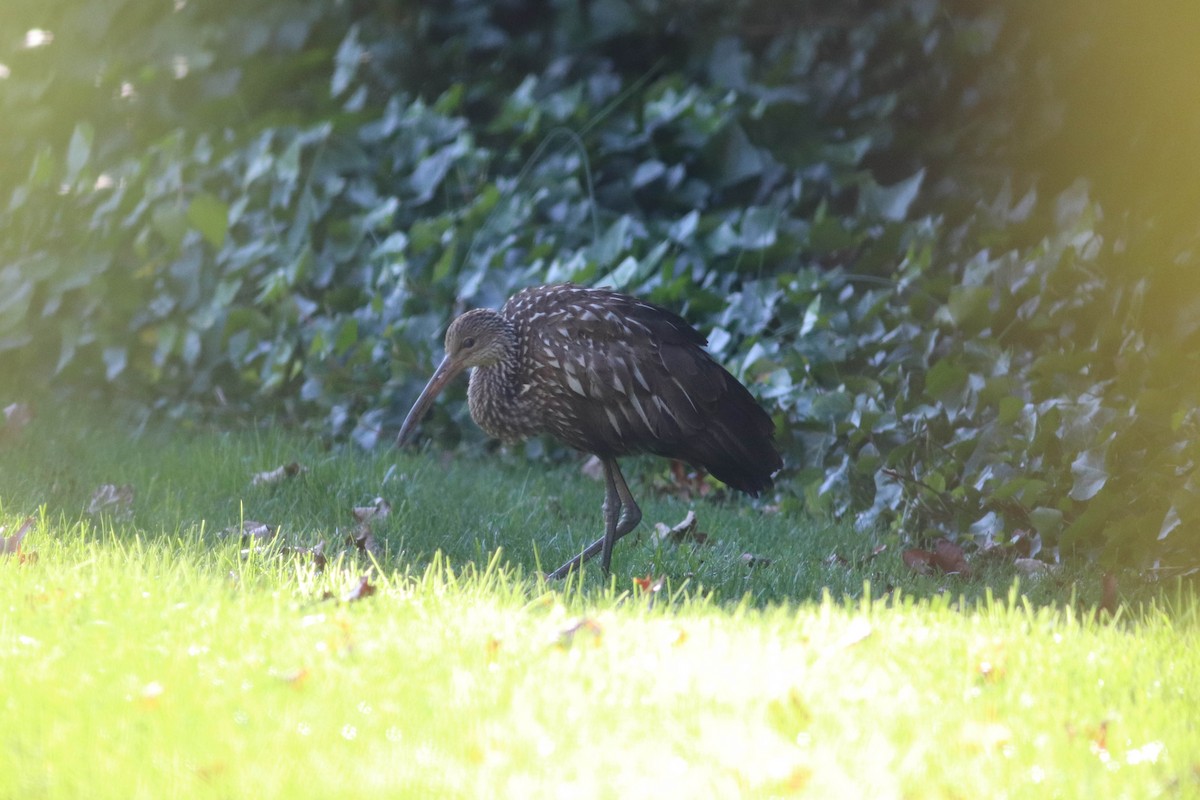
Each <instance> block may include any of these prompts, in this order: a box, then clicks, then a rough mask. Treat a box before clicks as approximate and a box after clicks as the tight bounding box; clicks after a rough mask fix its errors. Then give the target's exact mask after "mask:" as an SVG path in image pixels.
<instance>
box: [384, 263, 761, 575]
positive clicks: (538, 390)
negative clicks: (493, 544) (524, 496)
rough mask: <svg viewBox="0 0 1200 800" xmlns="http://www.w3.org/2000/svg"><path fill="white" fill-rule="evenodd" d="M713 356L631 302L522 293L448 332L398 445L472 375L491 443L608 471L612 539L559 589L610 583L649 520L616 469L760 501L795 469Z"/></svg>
mask: <svg viewBox="0 0 1200 800" xmlns="http://www.w3.org/2000/svg"><path fill="white" fill-rule="evenodd" d="M706 344H707V339H706V338H705V337H704V336H703V335H701V334H700V333H699V332H698V331H697V330H696V329H695V328H693V327H692V326H691V325H690V324H688V322H687V321H686V320H684V319H683V318H682V317H680V316H679V315H678V314H676V313H674V312H673V311H670V310H668V309H666V308H663V307H661V306H658V305H655V304H653V303H649V302H646V301H644V300H640V299H638V298H636V297H634V296H632V295H629V294H624V293H622V292H618V291H615V290H612V289H609V288H590V287H585V286H579V285H576V284H571V283H559V284H550V285H546V286H536V287H532V288H527V289H523V290H521V291H519V292H518V293H516V294H514V295H513V296H512V297H510V298H509V299H508V301H507V302H506V303H505V304H504V306H503V307H502V308H500V309H499V310H498V311H497V310H493V309H473V310H470V311H467V312H466V313H464V314H462V315H461V316H459V317H457V318H456V319H455V320H454V321H453V322H452V323H450V326H449V327H448V328H447V329H446V338H445V357H444V358H443V359H442V361H441V363H440V364H439V365H438V367H437V368H436V370H435V371H434V373H433V375H432V377H430V379H429V382H428V383H427V384H426V386H425V388H424V389H423V390H422V392H421V394H420V395H419V396H418V398H417V400H416V402H415V403H413V406H412V409H411V410H410V411H409V412H408V415H407V417H406V418H405V420H404V422H403V424H402V425H401V427H400V432H399V434H398V435H397V437H396V444H397V446H399V447H402V446H404V445H405V444H406V443H407V442H408V441H410V440H411V438H412V435H413V433H414V431H415V430H416V428H417V425H418V424H419V422H420V420H421V418H422V417H423V416H424V415H425V413H426V412H427V411H428V410H429V407H430V405H431V404H432V403H433V401H434V399H435V398H436V397H437V396H438V394H439V393H440V392H441V391H442V390H443V389H444V388H445V387H446V385H447V384H449V383H450V381H451V380H453V379H454V378H455V377H456V376H457V375H458V374H460V373H461V372H463V370H468V369H469V370H471V373H470V382H469V385H468V389H467V404H468V408H469V410H470V412H471V418H472V419H473V420H474V421H475V423H476V424H477V425H478V426H479V427H480V428H481V429H482V430H483V431H484V433H486V434H488V435H489V436H491V437H493V438H496V439H500V440H501V441H503V442H506V443H516V442H519V441H521V440H523V439H526V438H529V437H532V436H538V435H541V434H549V435H551V436H553V437H554V438H556V439H558V440H559V441H561V442H563V443H564V444H566V445H568V446H570V447H572V448H574V449H576V450H579V451H582V452H584V453H591V454H593V455H595V456H597V457H598V458H599V459H600V463H601V464H602V466H603V470H604V482H605V498H604V523H605V528H604V536H603V537H601V538H599V539H597V540H596V541H594V542H592V543H591V544H590V545H588V546H587V547H586V548H584V550H583V551H582V552H580V553H579V555H577V556H575V557H574V558H572V559H571V560H569V561H567V562H566V563H565V564H563V565H562V566H561V567H559V568H558V569H557V570H555V571H554V572H552V573H550V574H549V576H548V577H549V578H551V579H558V578H563V577H566V576H567V575H568V574H569V573H570V572H571V571H572V570H573V569H575V568H577V567H581V566H582V565H583V563H584V562H586V561H587V560H589V559H591V558H593V557H595V556H596V555H597V554H599V555H600V557H601V562H600V563H601V569H602V571H603V573H604V575H606V576H607V575H608V574H609V571H610V568H611V565H612V553H613V546H614V545H615V544H616V542H617V541H618V540H619V539H621V538H622V537H624V536H625V535H626V534H628V533H629V532H630V531H632V530H633V529H634V528H635V527H637V525H638V523H639V522H640V521H641V519H642V512H641V509H640V508H638V505H637V502H636V501H635V500H634V498H633V495H632V494H631V493H630V491H629V486H628V484H627V483H626V482H625V477H624V475H622V473H621V468H620V466H619V465H618V462H617V459H618V457H621V456H628V455H634V454H638V453H651V454H654V455H658V456H664V457H666V458H671V459H677V460H680V461H684V462H687V463H689V464H691V465H692V466H694V467H700V468H703V469H705V470H707V471H708V472H709V473H710V474H711V475H713V476H714V477H715V478H717V479H718V480H720V481H722V482H723V483H725V484H726V485H728V486H730V487H732V488H734V489H737V490H739V491H742V492H745V493H747V494H749V495H751V496H753V497H757V496H759V495H760V494H762V493H763V492H764V491H767V490H768V489H770V488H771V487H772V486H773V478H774V474H775V473H776V472H777V471H778V470H779V469H781V468H782V466H783V461H782V457H781V456H780V453H779V450H778V449H777V448H776V445H775V441H774V435H775V423H774V421H773V420H772V419H771V416H770V415H769V414H768V413H767V412H766V411H765V410H764V409H763V407H762V406H761V405H759V403H758V402H757V401H756V400H755V399H754V397H753V395H751V394H750V392H749V391H748V390H747V389H746V387H745V386H743V385H742V384H741V383H740V382H739V381H738V380H737V378H735V377H734V376H733V375H731V374H730V373H729V372H728V371H727V370H726V369H725V368H724V367H722V366H721V365H720V364H719V363H718V362H717V361H716V360H715V359H714V358H713V357H712V355H710V354H709V353H708V351H707V350H705V349H704V348H705V345H706Z"/></svg>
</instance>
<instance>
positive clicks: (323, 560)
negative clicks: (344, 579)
mask: <svg viewBox="0 0 1200 800" xmlns="http://www.w3.org/2000/svg"><path fill="white" fill-rule="evenodd" d="M279 553H280V555H284V556H299V557H301V558H305V557H307V558H311V559H312V562H313V566H315V567H316V568H317V572H323V571H324V570H325V565H326V564H327V563H329V559H328V558H327V557H326V556H325V540H324V539H322V540H321V541H319V542H317V543H316V545H314V546H313V547H284V548H283V549H281V550H280V551H279Z"/></svg>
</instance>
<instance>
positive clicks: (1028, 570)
mask: <svg viewBox="0 0 1200 800" xmlns="http://www.w3.org/2000/svg"><path fill="white" fill-rule="evenodd" d="M1012 565H1013V569H1015V570H1016V571H1017V572H1019V573H1020V574H1021V575H1023V576H1024V577H1026V578H1033V579H1036V578H1043V577H1045V576H1047V575H1053V574H1054V573H1056V572H1058V571H1059V566H1058V564H1047V563H1046V562H1045V561H1042V560H1041V559H1038V558H1016V559H1013V562H1012Z"/></svg>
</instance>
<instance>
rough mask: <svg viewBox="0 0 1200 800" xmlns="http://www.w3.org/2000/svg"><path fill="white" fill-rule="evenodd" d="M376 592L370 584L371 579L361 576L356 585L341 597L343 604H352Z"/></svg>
mask: <svg viewBox="0 0 1200 800" xmlns="http://www.w3.org/2000/svg"><path fill="white" fill-rule="evenodd" d="M376 591H377V589H376V587H375V586H373V585H372V584H371V579H370V578H369V577H367V576H366V575H363V576H362V577H361V578H359V579H358V584H357V585H356V586H355V587H354V588H353V589H351V590H350V591H348V592H346V593H345V594H344V595H342V602H343V603H353V602H356V601H358V600H362V599H363V598H366V597H370V596H371V595H373V594H375V592H376Z"/></svg>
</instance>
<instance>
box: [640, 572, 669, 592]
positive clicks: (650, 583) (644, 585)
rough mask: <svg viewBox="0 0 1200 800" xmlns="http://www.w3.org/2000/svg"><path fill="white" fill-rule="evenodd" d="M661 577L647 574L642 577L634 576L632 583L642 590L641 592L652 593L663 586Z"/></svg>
mask: <svg viewBox="0 0 1200 800" xmlns="http://www.w3.org/2000/svg"><path fill="white" fill-rule="evenodd" d="M663 582H664V579H663V578H657V579H656V578H655V577H654V576H653V575H647V576H646V577H644V578H634V579H633V583H634V585H635V586H637V587H638V588H639V589H641V590H642V594H653V593H654V592H657V591H658V590H660V589H662V587H663Z"/></svg>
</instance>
